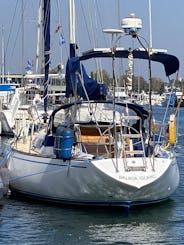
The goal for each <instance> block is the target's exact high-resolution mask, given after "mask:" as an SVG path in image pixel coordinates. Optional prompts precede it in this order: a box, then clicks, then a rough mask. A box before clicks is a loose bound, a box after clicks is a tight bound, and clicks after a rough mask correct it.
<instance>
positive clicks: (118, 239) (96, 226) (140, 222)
mask: <svg viewBox="0 0 184 245" xmlns="http://www.w3.org/2000/svg"><path fill="white" fill-rule="evenodd" d="M175 209H176V204H175V202H174V201H172V200H171V201H167V202H165V203H162V204H159V205H156V206H153V207H149V208H148V207H146V208H139V209H133V210H130V211H129V212H127V211H126V212H125V210H121V209H118V210H112V209H93V210H92V209H86V208H85V209H82V208H77V209H76V208H72V207H70V208H68V207H62V208H61V207H58V206H49V205H45V204H40V203H39V205H38V203H30V202H29V203H28V202H23V201H17V200H8V201H7V203H6V205H4V206H2V207H1V209H0V217H1V221H0V231H1V232H0V244H5V243H6V244H15V245H16V244H26V245H29V244H30V245H31V244H40V245H42V244H45V245H46V244H67V245H70V244H72V245H73V244H81V245H83V244H85V245H86V244H147V245H148V244H160V243H162V244H180V243H179V239H181V238H182V227H183V226H181V222H182V224H184V220H182V218H183V217H182V218H181V217H180V220H179V216H176V214H175ZM176 227H177V228H176ZM174 234H175V235H174ZM176 234H177V237H176ZM20 239H21V243H19V242H20Z"/></svg>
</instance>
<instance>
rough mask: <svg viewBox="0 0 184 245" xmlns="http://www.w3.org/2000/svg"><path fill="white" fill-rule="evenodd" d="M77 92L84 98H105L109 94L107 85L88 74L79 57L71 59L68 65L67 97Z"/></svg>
mask: <svg viewBox="0 0 184 245" xmlns="http://www.w3.org/2000/svg"><path fill="white" fill-rule="evenodd" d="M84 87H85V89H84ZM76 93H77V95H78V96H80V97H82V98H83V99H84V100H85V99H88V98H89V99H90V100H99V99H104V98H105V96H106V95H107V88H106V85H105V84H100V83H98V82H97V81H96V80H94V79H93V78H91V77H89V76H88V74H87V73H86V70H85V68H84V66H83V65H82V64H81V63H80V58H79V57H73V58H71V59H69V60H68V62H67V66H66V97H67V98H68V97H69V96H71V95H72V96H74V95H75V94H76Z"/></svg>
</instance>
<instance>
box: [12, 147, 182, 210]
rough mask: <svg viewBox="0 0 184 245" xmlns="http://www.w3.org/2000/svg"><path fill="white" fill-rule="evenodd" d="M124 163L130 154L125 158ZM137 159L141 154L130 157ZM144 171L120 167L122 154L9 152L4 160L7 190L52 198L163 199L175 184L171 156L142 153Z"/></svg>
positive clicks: (121, 202) (83, 201) (93, 201)
mask: <svg viewBox="0 0 184 245" xmlns="http://www.w3.org/2000/svg"><path fill="white" fill-rule="evenodd" d="M127 161H128V163H129V164H132V163H133V162H134V161H135V158H127ZM136 161H142V158H136ZM146 161H147V169H146V171H143V170H142V171H125V170H124V169H125V168H124V165H123V164H124V162H123V159H117V162H116V163H115V159H103V160H97V159H95V160H85V161H84V160H81V161H80V160H71V162H70V164H69V162H68V161H66V162H63V160H61V159H51V158H43V157H37V156H33V155H27V154H23V153H19V152H17V151H14V152H13V155H12V157H11V158H10V159H9V166H8V168H9V170H10V187H11V189H12V191H16V192H19V193H21V194H24V195H27V196H30V197H33V198H37V199H43V200H47V201H52V202H61V203H69V204H78V205H95V206H101V205H112V206H126V207H127V206H131V205H140V204H149V203H154V202H159V201H162V200H164V199H167V198H168V197H169V196H170V195H171V194H172V193H173V192H174V191H175V189H176V188H177V187H178V184H179V170H178V165H177V163H176V160H175V158H169V159H165V158H155V159H154V161H155V162H154V166H155V169H154V171H153V170H152V167H151V165H152V164H153V162H152V161H151V158H146Z"/></svg>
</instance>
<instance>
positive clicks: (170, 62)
mask: <svg viewBox="0 0 184 245" xmlns="http://www.w3.org/2000/svg"><path fill="white" fill-rule="evenodd" d="M129 53H130V51H129V50H125V49H123V48H116V49H115V52H114V57H117V58H128V55H129ZM132 54H133V58H134V59H143V60H149V54H148V52H147V51H145V50H142V49H134V50H133V51H132ZM98 57H99V58H100V57H102V58H105V57H112V49H110V48H95V49H92V50H89V51H87V52H85V53H83V55H82V56H80V57H79V59H80V60H87V59H91V58H98ZM150 60H151V61H155V62H159V63H161V64H163V65H164V69H165V73H166V76H170V75H172V74H173V73H175V72H176V71H178V70H179V60H178V58H177V57H176V56H173V55H170V54H167V53H165V52H163V51H159V50H155V51H154V50H152V52H150Z"/></svg>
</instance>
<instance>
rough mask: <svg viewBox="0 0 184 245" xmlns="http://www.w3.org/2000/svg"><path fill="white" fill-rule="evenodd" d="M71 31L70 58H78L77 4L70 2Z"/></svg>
mask: <svg viewBox="0 0 184 245" xmlns="http://www.w3.org/2000/svg"><path fill="white" fill-rule="evenodd" d="M69 30H70V34H69V35H70V58H72V57H75V56H76V40H75V3H74V0H69Z"/></svg>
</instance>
